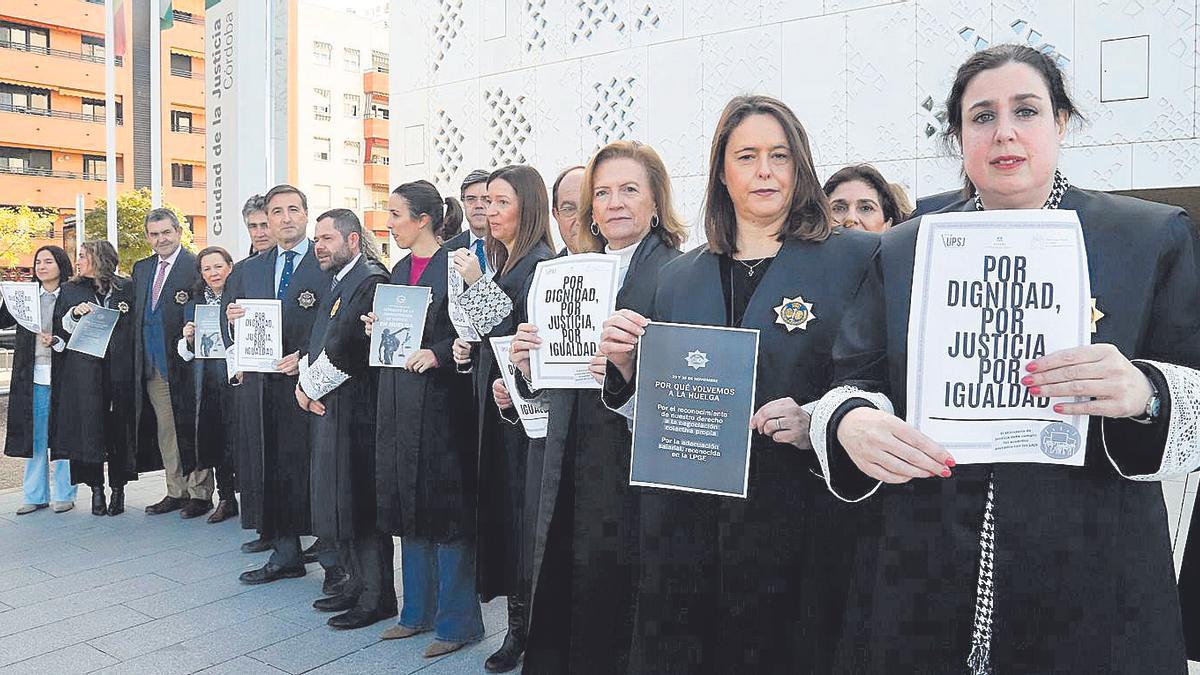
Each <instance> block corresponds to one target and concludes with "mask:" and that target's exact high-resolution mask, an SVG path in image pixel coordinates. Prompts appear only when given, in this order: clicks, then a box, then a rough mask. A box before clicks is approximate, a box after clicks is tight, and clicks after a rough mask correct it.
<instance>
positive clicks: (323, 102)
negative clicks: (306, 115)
mask: <svg viewBox="0 0 1200 675" xmlns="http://www.w3.org/2000/svg"><path fill="white" fill-rule="evenodd" d="M313 116H314V117H316V118H317V119H319V120H328V119H329V90H328V89H318V88H314V89H313Z"/></svg>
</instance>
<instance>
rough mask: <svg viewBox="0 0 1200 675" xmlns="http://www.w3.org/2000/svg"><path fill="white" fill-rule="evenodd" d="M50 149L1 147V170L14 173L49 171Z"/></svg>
mask: <svg viewBox="0 0 1200 675" xmlns="http://www.w3.org/2000/svg"><path fill="white" fill-rule="evenodd" d="M50 168H51V164H50V151H49V150H30V149H29V148H6V147H0V171H4V170H8V171H9V172H14V173H41V172H45V173H49V172H50Z"/></svg>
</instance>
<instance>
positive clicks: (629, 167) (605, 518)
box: [510, 141, 687, 673]
mask: <svg viewBox="0 0 1200 675" xmlns="http://www.w3.org/2000/svg"><path fill="white" fill-rule="evenodd" d="M580 173H581V176H580V179H581V185H582V188H581V190H580V194H586V195H588V199H587V200H584V201H583V202H582V208H581V209H580V210H579V217H580V218H582V219H583V222H586V223H588V225H587V226H586V227H580V228H579V232H578V236H576V238H575V241H574V243H573V251H575V252H579V253H583V252H605V253H609V254H613V255H617V256H619V257H620V259H621V264H620V271H621V279H620V291H619V292H618V293H617V308H619V309H629V310H631V311H634V312H639V313H642V314H649V313H650V312H651V308H652V307H651V305H652V302H653V299H654V291H655V288H656V287H657V286H658V278H659V273H660V271H661V270H662V268H663V266H664V265H666V264H667V263H668V262H670V261H671V260H674V259H675V258H676V257H678V256H679V246H680V245H681V244H682V243H683V240H684V238H685V236H686V232H687V226H686V224H684V222H683V220H682V219H681V218H680V217H679V216H678V214H677V213H676V212H675V208H674V205H673V202H672V199H671V182H670V178H669V174H668V172H667V168H666V167H665V166H664V165H663V162H662V159H660V158H659V156H658V153H657V152H655V151H654V149H653V148H651V147H650V146H648V145H643V144H641V143H638V142H636V141H615V142H613V143H609V144H608V145H606V146H604V147H603V148H601V149H600V150H599V151H598V152H597V153H596V155H595V156H594V157H592V159H591V161H590V162H588V166H587V168H585V169H584V170H582V171H581V172H580ZM572 215H574V214H572ZM540 345H541V340H540V339H539V338H538V335H537V326H534V325H532V324H529V323H522V324H521V325H520V326H518V328H517V333H516V336H515V337H514V339H513V343H512V349H511V352H510V353H511V356H512V360H513V363H514V365H516V367H517V369H518V370H520V372H521V376H522V377H521V378H519V379H518V380H517V388H518V389H522V390H523V391H522V392H521V393H522V395H524V396H526V397H529V398H532V397H534V396H535V394H536V395H538V396H541V397H542V398H543V399H544V401H545V403H546V405H547V407H548V408H549V411H550V416H549V425H548V428H547V430H546V438H545V450H544V456H543V459H542V466H541V467H540V468H541V471H538V472H530V474H529V475H530V476H531V479H532V482H530V483H529V484H527V485H526V486H525V489H526V491H527V492H530V493H532V498H531V499H527V500H526V503H529V504H532V505H534V506H533V508H534V509H535V510H534V512H533V513H531V514H527V521H528V522H529V523H530V524H531V531H530V532H527V533H526V536H527V537H528V538H529V539H530V542H529V544H528V545H527V546H528V547H529V548H531V549H532V560H531V565H530V572H531V581H532V588H533V591H532V594H531V603H530V608H529V611H530V625H529V642H528V645H527V646H526V650H525V664H524V672H526V673H565V672H586V671H590V672H614V673H615V672H625V671H626V670H627V669H628V665H629V663H628V657H629V644H630V642H631V640H632V637H633V635H632V628H633V611H632V610H633V600H634V587H635V582H636V580H637V569H638V566H637V555H636V553H637V552H636V543H637V524H638V519H637V493H636V492H635V491H634V490H633V489H631V488H630V487H629V447H630V443H631V441H632V439H631V437H630V434H629V427H628V426H627V423H626V419H625V417H624V416H622V415H621V414H619V413H616V412H613V411H611V410H609V409H607V408H605V407H604V404H603V403H602V402H601V401H600V392H599V391H598V390H591V389H549V390H543V391H541V392H533V391H530V390H529V383H528V379H529V377H530V366H529V361H530V358H531V354H530V352H531V350H534V349H538V348H539V347H540ZM593 368H594V369H596V370H598V371H599V372H601V373H602V372H603V368H604V357H603V356H600V355H597V357H596V358H594V359H593Z"/></svg>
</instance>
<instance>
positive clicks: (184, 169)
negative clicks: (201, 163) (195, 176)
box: [171, 163, 193, 187]
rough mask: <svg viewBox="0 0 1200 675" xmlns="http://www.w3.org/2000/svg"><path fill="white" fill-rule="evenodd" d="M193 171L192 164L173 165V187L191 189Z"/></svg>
mask: <svg viewBox="0 0 1200 675" xmlns="http://www.w3.org/2000/svg"><path fill="white" fill-rule="evenodd" d="M192 169H193V167H192V165H191V164H177V163H173V164H171V185H173V186H175V187H191V186H192Z"/></svg>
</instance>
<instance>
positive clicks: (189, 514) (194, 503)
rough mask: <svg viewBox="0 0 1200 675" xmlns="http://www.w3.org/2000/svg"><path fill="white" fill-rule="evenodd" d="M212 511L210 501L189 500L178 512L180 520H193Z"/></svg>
mask: <svg viewBox="0 0 1200 675" xmlns="http://www.w3.org/2000/svg"><path fill="white" fill-rule="evenodd" d="M211 510H212V500H211V499H189V500H187V504H184V505H183V509H182V510H181V511H180V512H179V517H180V518H195V517H197V516H202V515H204V514H206V513H208V512H209V511H211Z"/></svg>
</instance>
